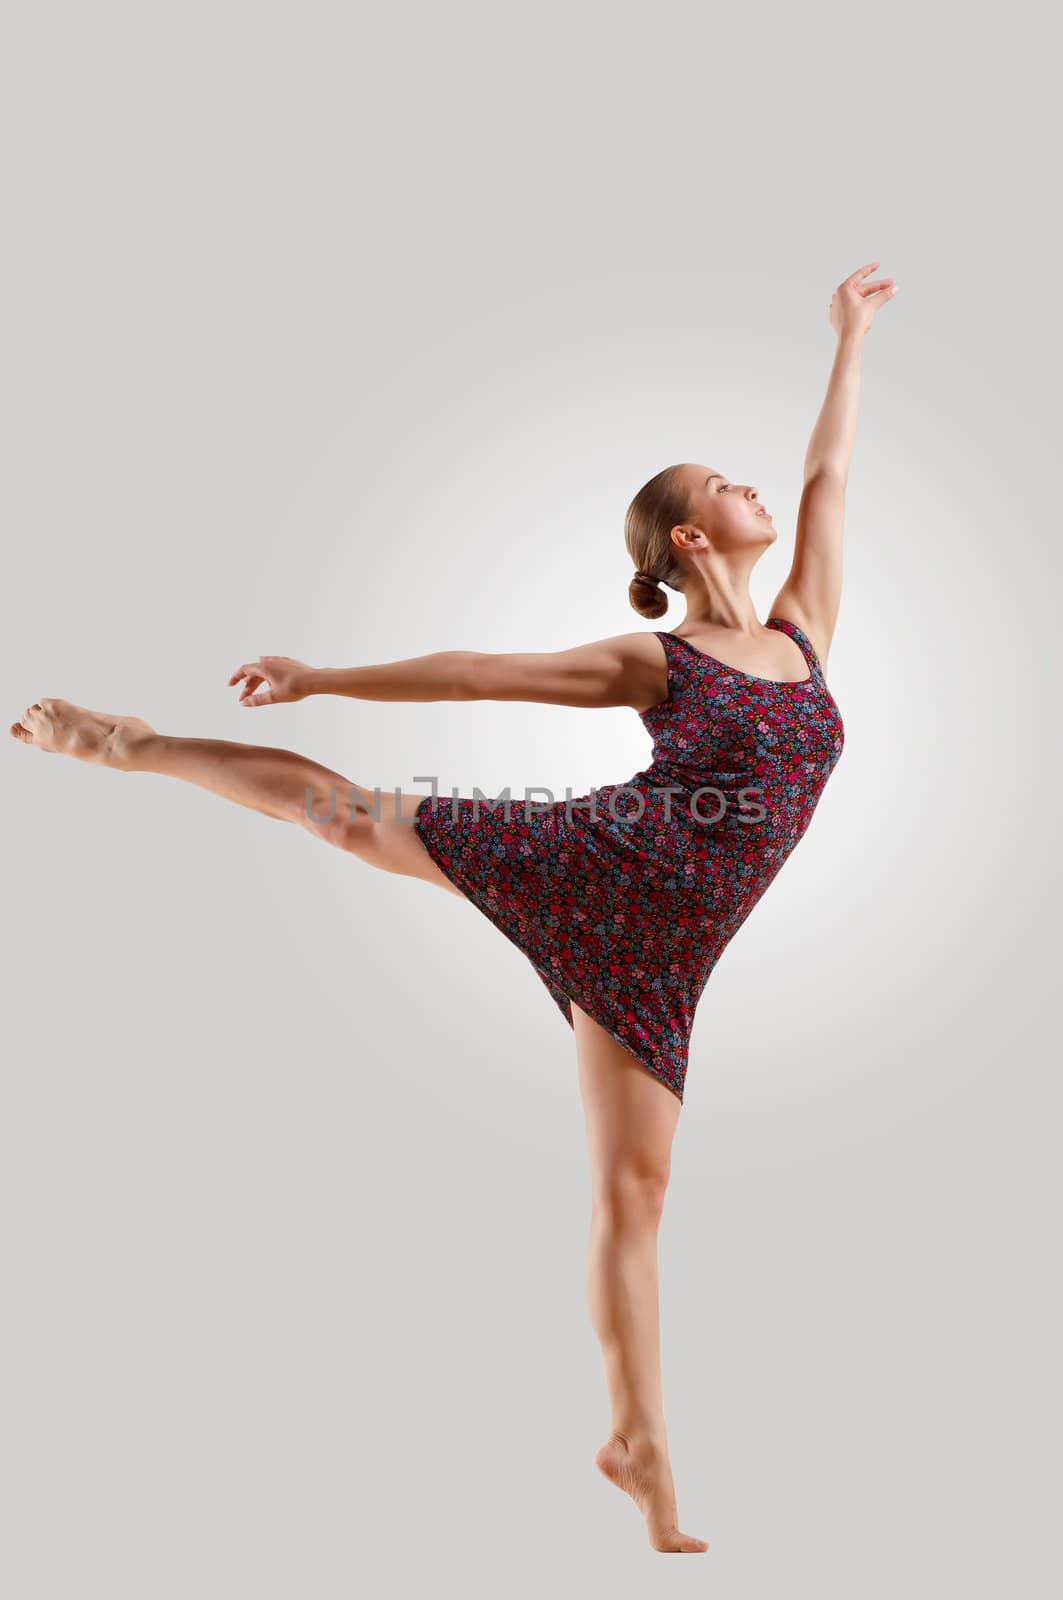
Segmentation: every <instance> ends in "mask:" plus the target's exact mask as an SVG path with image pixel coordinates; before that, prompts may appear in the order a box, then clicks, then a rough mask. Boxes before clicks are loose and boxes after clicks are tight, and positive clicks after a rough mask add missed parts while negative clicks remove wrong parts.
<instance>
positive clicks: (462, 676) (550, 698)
mask: <svg viewBox="0 0 1063 1600" xmlns="http://www.w3.org/2000/svg"><path fill="white" fill-rule="evenodd" d="M229 683H230V685H232V684H236V683H242V685H243V687H242V688H241V691H240V699H239V704H240V705H242V706H271V705H284V704H285V703H287V702H290V701H293V700H305V699H306V697H307V696H308V695H312V694H339V695H345V696H347V697H349V698H351V699H355V700H396V701H401V700H413V701H431V700H524V701H537V702H539V703H540V704H543V705H557V706H634V707H636V708H637V709H639V710H645V709H647V708H648V707H649V706H651V705H656V704H657V702H658V701H660V700H663V699H664V698H665V696H666V695H667V692H668V683H667V667H666V664H665V659H664V656H663V654H662V652H661V648H660V644H659V642H658V641H657V640H655V639H654V637H653V635H652V633H649V632H642V633H622V634H617V635H615V636H613V637H612V638H608V639H597V640H595V641H594V642H593V643H591V644H583V645H576V646H575V647H574V648H573V649H571V650H554V651H538V652H534V653H530V654H522V655H505V654H494V653H491V652H487V651H481V650H441V651H436V652H435V653H433V654H432V655H426V656H411V657H409V658H408V659H407V660H405V661H385V662H383V663H381V664H379V665H375V666H367V667H310V666H307V665H306V663H305V662H302V661H296V660H293V659H292V657H290V656H259V657H258V659H257V661H249V662H245V663H244V665H243V666H241V667H238V668H237V669H236V671H235V672H234V673H233V675H232V677H231V678H230V679H229Z"/></svg>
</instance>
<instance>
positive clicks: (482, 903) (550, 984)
mask: <svg viewBox="0 0 1063 1600" xmlns="http://www.w3.org/2000/svg"><path fill="white" fill-rule="evenodd" d="M431 798H432V797H431V795H425V797H424V800H423V801H422V805H423V804H424V802H425V801H428V800H430V799H431ZM419 815H420V808H418V810H417V811H416V812H415V813H414V829H413V831H414V833H415V834H416V835H417V837H418V839H420V841H421V843H422V845H423V846H424V848H425V850H426V851H427V852H428V854H429V855H430V856H431V858H432V860H433V861H434V862H435V864H436V866H437V867H438V868H439V870H440V871H441V872H443V873H445V875H446V877H447V878H448V880H449V881H450V882H451V883H452V884H453V885H454V887H455V888H456V889H459V890H460V891H461V894H462V896H463V897H464V898H465V899H466V900H467V901H468V902H469V904H470V905H473V906H475V907H476V909H477V911H479V912H480V913H481V915H482V916H484V917H486V918H487V920H488V922H490V923H491V925H492V927H495V928H497V929H498V930H499V932H500V933H502V934H504V935H505V937H506V938H507V939H508V940H509V942H510V944H512V945H513V947H514V949H516V950H519V951H520V953H521V955H522V956H523V957H524V958H525V960H526V961H529V962H530V963H531V965H532V966H533V967H534V968H535V971H536V973H537V974H538V976H539V977H540V978H541V979H542V981H543V982H544V983H545V984H546V986H547V989H548V990H551V989H557V990H558V991H559V992H560V993H561V994H564V996H565V998H566V1000H568V1001H569V1002H570V1003H571V1004H573V1005H577V1006H579V1008H580V1010H581V1011H585V1012H586V1014H587V1015H588V1016H589V1017H590V1018H591V1020H592V1021H594V1022H596V1023H597V1024H598V1026H599V1027H600V1028H603V1029H604V1030H605V1032H606V1033H608V1034H609V1036H610V1038H612V1039H615V1040H616V1042H617V1044H618V1045H620V1046H621V1047H622V1049H624V1050H626V1051H627V1053H628V1055H629V1056H631V1057H632V1058H633V1060H635V1061H637V1062H638V1064H639V1066H640V1067H642V1068H644V1070H645V1071H646V1072H648V1073H649V1075H650V1077H651V1078H655V1079H656V1080H657V1082H658V1083H660V1084H662V1085H663V1086H664V1088H666V1089H667V1090H668V1091H669V1093H670V1094H673V1095H674V1096H675V1098H676V1099H677V1100H678V1101H679V1103H680V1105H682V1104H683V1090H682V1089H677V1088H676V1087H675V1085H674V1084H672V1083H669V1081H668V1079H667V1078H666V1077H665V1076H664V1075H663V1073H660V1072H658V1071H657V1070H656V1068H654V1067H652V1066H651V1065H650V1063H649V1062H648V1061H646V1060H645V1058H644V1057H643V1056H641V1055H639V1053H638V1051H637V1050H635V1049H633V1048H632V1046H631V1043H630V1041H629V1040H627V1039H625V1038H623V1037H622V1036H621V1035H620V1034H619V1033H618V1032H617V1030H616V1029H615V1028H614V1027H612V1026H611V1025H610V1023H609V1022H607V1021H606V1019H605V1015H604V1013H603V1012H602V1011H601V1010H600V1009H599V1007H598V1006H597V1004H595V1003H594V1002H592V1001H588V1000H587V999H585V998H584V996H583V995H582V993H578V994H575V993H574V994H570V993H569V992H568V989H567V988H563V987H562V985H561V984H560V983H559V982H558V981H557V978H556V977H555V976H554V974H553V973H549V974H548V973H547V972H546V971H545V969H544V968H543V967H541V966H540V965H539V963H538V961H536V959H535V957H534V956H533V955H532V953H531V951H530V950H527V949H526V948H525V946H524V945H523V944H522V943H521V941H520V940H519V939H518V938H516V937H515V935H514V934H513V932H512V930H511V929H509V928H508V927H507V926H506V924H505V923H504V922H503V921H502V920H501V918H500V917H499V916H498V915H497V913H496V912H495V910H494V908H493V907H492V906H491V904H490V902H489V901H488V900H487V898H486V896H483V897H481V896H480V895H479V894H476V893H473V892H472V890H470V889H469V888H467V887H466V885H465V884H464V883H463V882H462V881H461V878H460V877H458V876H456V875H455V873H454V872H453V871H452V870H451V868H450V866H449V865H448V864H447V863H446V862H445V861H444V860H443V858H442V852H441V850H440V849H439V848H438V846H437V845H436V842H435V840H434V839H433V838H432V837H431V835H429V834H425V833H422V832H421V830H420V828H419V826H418V818H419ZM550 997H551V999H552V1000H553V1001H554V1003H555V1005H556V1006H557V1009H558V1010H559V1011H560V1013H561V1015H562V1016H563V1017H564V1019H565V1021H566V1022H567V1023H568V1025H569V1027H570V1028H571V1029H572V1031H573V1032H575V1023H574V1022H573V1020H572V1015H571V1012H570V1011H568V1010H566V1009H565V1007H564V1006H563V1005H561V1003H560V1002H559V1001H558V1000H557V997H556V995H554V994H553V993H552V992H551V996H550Z"/></svg>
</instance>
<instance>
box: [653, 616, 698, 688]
mask: <svg viewBox="0 0 1063 1600" xmlns="http://www.w3.org/2000/svg"><path fill="white" fill-rule="evenodd" d="M653 631H654V633H655V635H656V636H657V638H658V639H660V641H661V644H662V645H663V646H664V660H665V665H666V667H667V668H668V699H669V700H674V699H675V696H676V694H677V693H678V692H679V690H680V689H685V688H686V685H687V684H688V683H689V681H690V674H691V670H692V664H691V659H690V654H689V652H688V650H687V647H686V645H685V644H684V642H683V641H682V640H681V639H676V638H675V637H674V636H673V635H672V634H670V633H666V632H665V631H664V629H663V628H654V630H653Z"/></svg>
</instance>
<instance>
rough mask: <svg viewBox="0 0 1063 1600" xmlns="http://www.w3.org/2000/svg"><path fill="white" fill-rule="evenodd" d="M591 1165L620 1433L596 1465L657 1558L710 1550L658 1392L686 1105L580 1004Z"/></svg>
mask: <svg viewBox="0 0 1063 1600" xmlns="http://www.w3.org/2000/svg"><path fill="white" fill-rule="evenodd" d="M572 1020H573V1024H574V1027H575V1034H576V1050H577V1054H578V1059H579V1081H580V1094H581V1096H582V1099H583V1109H584V1114H585V1117H586V1122H587V1138H588V1143H589V1146H590V1157H591V1202H592V1214H591V1237H590V1248H589V1251H588V1257H587V1290H588V1297H589V1300H590V1310H591V1321H592V1322H593V1324H594V1330H595V1332H596V1333H597V1335H598V1338H599V1339H600V1340H601V1345H602V1353H603V1355H604V1356H605V1373H606V1382H607V1384H608V1388H609V1399H610V1403H611V1406H612V1413H613V1419H612V1420H613V1431H612V1434H611V1435H610V1437H609V1439H608V1440H607V1442H606V1443H605V1444H604V1445H603V1446H602V1448H601V1449H600V1450H599V1451H598V1454H597V1456H596V1458H595V1460H596V1463H597V1465H598V1467H599V1468H600V1469H601V1471H602V1472H604V1473H605V1475H606V1477H607V1478H609V1479H610V1481H611V1482H613V1483H615V1484H616V1485H617V1487H618V1488H621V1489H624V1490H626V1491H627V1493H628V1494H630V1495H631V1497H632V1499H633V1500H634V1501H635V1503H636V1505H637V1506H638V1507H639V1510H640V1511H641V1512H642V1514H643V1516H644V1517H645V1518H646V1528H647V1531H648V1533H649V1536H650V1543H651V1544H652V1545H653V1547H654V1549H655V1550H668V1551H703V1550H706V1549H708V1545H707V1544H706V1542H705V1540H704V1539H695V1538H693V1537H691V1536H690V1535H688V1534H685V1533H680V1532H679V1528H678V1526H677V1521H676V1516H677V1512H676V1500H675V1487H674V1485H673V1482H672V1470H671V1467H670V1465H669V1461H668V1440H667V1434H666V1430H665V1423H664V1404H663V1399H662V1391H661V1357H660V1331H659V1310H658V1293H657V1233H658V1228H659V1225H660V1220H661V1212H662V1209H663V1206H664V1196H665V1190H666V1189H667V1187H668V1177H669V1173H670V1171H671V1152H672V1139H673V1136H674V1134H675V1129H676V1124H677V1122H678V1121H679V1113H680V1111H681V1109H682V1106H681V1103H680V1101H679V1100H678V1099H677V1097H676V1096H675V1095H674V1094H672V1092H671V1090H669V1089H667V1088H666V1087H665V1086H664V1084H662V1083H660V1082H658V1080H657V1079H656V1078H654V1077H653V1075H652V1074H651V1073H649V1072H647V1070H646V1068H645V1067H644V1066H643V1065H642V1064H641V1062H639V1061H636V1059H635V1058H634V1056H632V1055H631V1054H630V1052H629V1051H627V1050H625V1049H624V1048H623V1046H622V1045H620V1044H618V1042H617V1041H616V1040H615V1039H614V1038H613V1037H612V1035H611V1034H609V1033H607V1032H606V1031H605V1029H604V1028H602V1027H600V1026H599V1025H598V1023H596V1022H594V1021H593V1020H592V1018H590V1017H589V1016H587V1014H586V1012H584V1011H581V1010H580V1009H579V1008H578V1006H575V1005H573V1007H572Z"/></svg>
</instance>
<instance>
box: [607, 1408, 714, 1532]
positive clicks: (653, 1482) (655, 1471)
mask: <svg viewBox="0 0 1063 1600" xmlns="http://www.w3.org/2000/svg"><path fill="white" fill-rule="evenodd" d="M594 1463H595V1466H596V1467H597V1468H598V1470H599V1472H604V1474H605V1476H606V1477H607V1478H608V1479H609V1482H610V1483H615V1484H616V1486H617V1488H618V1489H623V1491H624V1493H625V1494H629V1495H630V1496H631V1498H632V1500H634V1502H635V1504H636V1505H637V1506H638V1508H639V1510H640V1511H641V1512H642V1515H643V1516H644V1517H645V1518H646V1531H647V1533H648V1534H649V1536H650V1543H651V1545H652V1546H653V1548H654V1549H655V1550H668V1551H672V1550H676V1551H684V1552H685V1551H699V1552H700V1551H703V1550H707V1549H708V1548H709V1546H708V1543H707V1542H706V1540H704V1539H695V1538H694V1537H693V1535H692V1534H689V1533H680V1531H679V1529H678V1527H677V1526H676V1505H675V1487H674V1485H673V1483H672V1469H671V1467H670V1466H669V1465H668V1456H667V1454H666V1453H665V1451H664V1450H662V1449H661V1448H660V1446H659V1445H654V1444H650V1443H646V1442H642V1441H639V1440H637V1439H632V1440H628V1439H625V1438H624V1437H623V1435H622V1434H619V1433H614V1434H613V1435H612V1437H611V1438H610V1439H609V1440H608V1442H607V1443H606V1444H603V1445H602V1448H601V1449H600V1450H599V1451H598V1454H597V1455H596V1456H595V1458H594Z"/></svg>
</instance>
